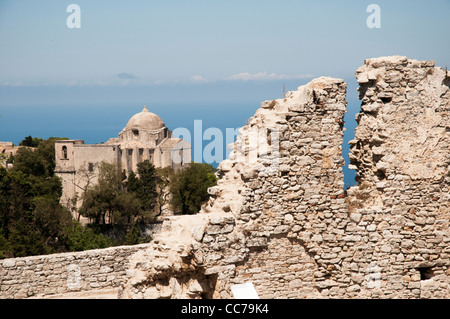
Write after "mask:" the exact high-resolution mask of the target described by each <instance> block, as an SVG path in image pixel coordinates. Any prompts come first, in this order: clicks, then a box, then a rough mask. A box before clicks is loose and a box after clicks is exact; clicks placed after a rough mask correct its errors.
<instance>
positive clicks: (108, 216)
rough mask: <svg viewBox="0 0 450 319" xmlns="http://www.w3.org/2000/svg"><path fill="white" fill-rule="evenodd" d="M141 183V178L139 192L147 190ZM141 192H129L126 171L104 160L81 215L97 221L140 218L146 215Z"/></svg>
mask: <svg viewBox="0 0 450 319" xmlns="http://www.w3.org/2000/svg"><path fill="white" fill-rule="evenodd" d="M141 182H142V181H140V180H137V179H136V181H135V183H136V185H135V187H139V188H138V190H139V192H140V191H142V190H146V188H145V187H144V186H145V185H144V186H142V185H141ZM138 194H139V193H138V192H130V191H128V192H127V190H126V189H125V187H124V185H123V183H122V174H121V173H120V172H119V170H118V168H117V167H116V166H115V165H113V164H110V163H104V162H102V163H101V164H100V167H99V177H98V183H97V184H95V185H93V186H91V187H89V188H88V189H87V190H86V191H85V193H84V195H83V204H82V205H81V208H80V214H81V215H82V216H84V217H88V218H90V219H91V221H92V222H93V223H94V224H107V223H108V224H112V225H124V224H129V223H132V222H133V221H134V219H135V218H136V217H138V216H142V215H143V211H142V208H143V206H144V205H143V201H142V200H141V198H139V196H138ZM144 195H146V194H144ZM144 199H145V197H144Z"/></svg>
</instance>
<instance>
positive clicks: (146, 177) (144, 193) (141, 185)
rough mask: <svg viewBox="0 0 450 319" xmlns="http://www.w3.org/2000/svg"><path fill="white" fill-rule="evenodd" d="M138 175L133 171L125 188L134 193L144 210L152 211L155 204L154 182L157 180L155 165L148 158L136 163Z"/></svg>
mask: <svg viewBox="0 0 450 319" xmlns="http://www.w3.org/2000/svg"><path fill="white" fill-rule="evenodd" d="M137 172H138V175H139V177H137V176H136V174H135V173H134V172H131V173H130V176H129V177H128V185H127V190H128V192H130V193H135V194H136V197H137V198H138V199H139V200H140V201H141V203H142V209H143V210H144V211H146V212H152V211H154V209H155V206H156V200H157V191H156V182H157V180H158V177H157V174H156V169H155V166H154V165H153V164H152V163H150V162H149V161H148V160H145V161H143V162H141V163H139V164H138V165H137Z"/></svg>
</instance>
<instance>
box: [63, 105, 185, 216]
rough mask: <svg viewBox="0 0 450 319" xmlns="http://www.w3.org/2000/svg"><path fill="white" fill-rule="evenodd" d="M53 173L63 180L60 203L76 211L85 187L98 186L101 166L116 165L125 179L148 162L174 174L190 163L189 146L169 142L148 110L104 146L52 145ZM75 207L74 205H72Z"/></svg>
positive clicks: (78, 142) (167, 134) (74, 142)
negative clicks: (53, 153) (168, 167)
mask: <svg viewBox="0 0 450 319" xmlns="http://www.w3.org/2000/svg"><path fill="white" fill-rule="evenodd" d="M55 157H56V158H55V160H56V168H55V173H56V175H57V176H59V177H60V178H61V180H62V186H63V194H62V197H61V203H62V204H64V205H66V206H67V207H69V208H75V206H76V207H79V206H80V205H81V201H80V200H77V201H75V200H74V199H76V198H78V199H80V198H81V195H82V194H83V192H84V190H85V189H86V188H87V187H88V185H93V184H95V183H97V179H98V174H99V166H100V163H101V162H106V163H111V164H115V165H117V166H118V167H119V169H120V171H122V172H125V173H126V175H127V176H128V175H129V173H130V172H131V171H134V172H137V165H138V164H139V163H141V162H143V161H145V160H149V161H150V162H151V163H152V164H153V165H154V166H155V167H167V166H170V167H172V168H173V169H175V170H177V169H180V168H182V167H183V166H185V165H186V164H188V163H190V162H191V144H190V143H188V142H186V141H184V140H183V139H181V138H172V132H171V131H170V130H169V129H168V128H167V127H166V125H165V124H164V122H163V121H162V120H161V118H160V117H159V116H158V115H156V114H154V113H152V112H150V111H149V110H148V109H147V107H145V106H144V109H143V110H142V111H141V112H140V113H137V114H135V115H133V116H132V117H131V118H130V120H129V121H128V123H127V125H126V126H125V128H124V129H123V130H122V131H121V132H120V133H119V136H118V137H115V138H110V139H109V140H108V141H107V142H106V143H105V144H84V141H83V140H62V141H55ZM75 203H76V204H75Z"/></svg>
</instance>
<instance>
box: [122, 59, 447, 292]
mask: <svg viewBox="0 0 450 319" xmlns="http://www.w3.org/2000/svg"><path fill="white" fill-rule="evenodd" d="M357 79H358V82H359V83H360V84H361V88H360V97H361V99H362V110H361V113H360V114H359V115H357V120H358V121H359V126H358V128H357V130H356V134H355V135H356V137H355V140H353V141H351V144H352V149H351V155H350V158H351V161H352V165H353V166H352V168H354V169H357V178H358V181H359V182H360V184H359V186H356V187H352V188H350V189H348V190H346V191H344V189H343V176H342V165H343V164H344V161H343V158H342V156H341V143H342V136H343V117H344V113H345V106H346V102H345V90H346V85H345V83H344V82H343V81H342V80H339V79H331V78H319V79H316V80H313V81H312V82H310V83H309V84H307V85H306V86H302V87H300V88H299V89H298V90H297V91H295V92H289V93H288V94H287V96H286V98H285V99H280V100H274V101H266V102H264V103H263V104H262V105H261V109H260V110H258V111H257V112H256V114H255V116H254V117H252V118H251V119H250V120H249V123H248V125H246V126H245V127H244V128H243V129H241V130H240V133H241V134H240V137H239V138H238V140H237V142H236V143H235V144H234V145H233V151H232V152H231V155H230V159H229V160H226V161H224V162H222V163H221V164H220V166H219V169H220V174H221V176H222V178H221V180H220V181H219V184H218V186H216V187H214V188H211V189H210V193H211V195H213V197H214V198H213V199H212V200H211V201H210V203H209V204H208V205H206V206H205V207H204V208H203V213H204V214H199V215H197V216H196V217H190V218H191V220H190V222H189V224H186V225H184V223H185V219H184V217H171V218H168V219H167V220H166V222H165V223H166V230H165V231H163V232H162V234H164V235H161V237H160V238H159V239H158V240H157V243H156V244H154V245H151V246H150V247H149V250H147V251H146V253H147V254H148V255H147V256H148V257H149V258H145V257H144V256H141V257H140V258H141V261H140V262H136V263H134V264H133V263H132V267H133V269H134V271H135V275H134V276H132V277H131V279H130V280H129V281H128V282H127V283H126V284H125V285H124V286H123V291H122V294H121V296H122V297H123V298H133V297H136V298H145V297H151V298H198V297H202V296H212V297H214V298H230V297H232V295H231V291H230V286H231V285H232V284H235V283H244V282H250V281H251V282H253V284H254V285H255V287H256V290H257V292H258V294H259V295H260V296H261V297H266V298H432V297H435V298H448V297H449V296H450V292H449V291H450V289H449V288H450V287H449V278H450V268H449V267H450V264H449V256H448V253H449V248H448V244H449V242H450V231H449V230H448V229H449V227H448V226H449V218H450V216H449V199H450V198H449V183H450V176H449V163H450V161H449V154H450V152H449V150H450V143H449V136H450V130H449V123H450V122H449V120H448V112H449V100H450V99H449V97H450V96H449V95H450V93H449V80H448V74H447V72H446V71H444V70H442V69H439V68H435V67H434V63H433V62H431V61H423V62H420V61H415V60H408V59H406V58H405V57H388V58H379V59H371V60H367V61H365V65H364V66H363V67H362V68H360V69H358V71H357ZM255 129H256V131H260V130H266V132H267V131H268V132H270V133H269V134H266V135H265V136H264V134H259V133H255ZM252 152H253V153H256V154H257V159H256V160H252V159H253V158H252V156H250V155H251V153H252ZM194 219H196V220H194ZM180 229H184V231H185V235H184V240H183V241H180V242H178V243H179V244H178V246H176V247H177V249H178V251H179V254H176V253H175V251H174V250H173V249H172V248H170V247H171V246H172V244H171V243H170V240H168V239H167V238H170V235H169V234H175V233H176V232H182V231H180ZM175 237H176V236H175ZM171 240H172V241H173V239H171ZM162 252H164V253H162ZM150 256H151V257H150ZM155 256H156V257H155ZM169 256H171V257H169ZM143 260H147V263H145V266H143V262H142V261H143ZM162 265H163V266H162ZM194 279H195V280H194ZM192 287H195V288H192Z"/></svg>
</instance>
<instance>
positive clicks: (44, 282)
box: [0, 244, 146, 299]
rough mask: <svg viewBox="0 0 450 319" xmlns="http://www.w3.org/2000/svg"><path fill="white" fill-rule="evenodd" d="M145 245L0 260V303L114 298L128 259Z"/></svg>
mask: <svg viewBox="0 0 450 319" xmlns="http://www.w3.org/2000/svg"><path fill="white" fill-rule="evenodd" d="M145 248H146V245H144V244H143V245H136V246H120V247H112V248H107V249H97V250H90V251H85V252H75V253H63V254H53V255H44V256H32V257H23V258H11V259H4V260H0V299H13V298H14V299H18V298H64V297H76V298H78V297H84V298H86V297H94V298H100V297H102V296H105V297H109V298H111V297H112V298H115V297H116V296H117V291H118V289H119V287H120V286H121V284H123V283H124V279H125V278H127V277H126V271H127V269H128V268H129V266H128V264H129V257H130V255H132V254H134V253H136V252H137V251H139V250H142V249H145Z"/></svg>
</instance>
